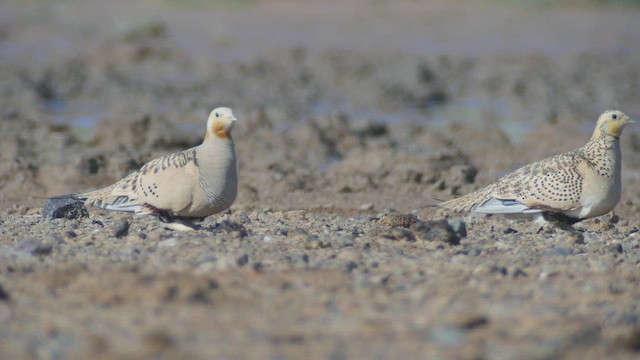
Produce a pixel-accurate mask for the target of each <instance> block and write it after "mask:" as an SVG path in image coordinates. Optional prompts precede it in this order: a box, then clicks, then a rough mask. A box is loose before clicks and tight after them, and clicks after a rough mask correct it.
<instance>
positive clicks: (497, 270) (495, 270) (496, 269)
mask: <svg viewBox="0 0 640 360" xmlns="http://www.w3.org/2000/svg"><path fill="white" fill-rule="evenodd" d="M489 272H490V273H491V274H500V275H503V276H507V275H508V274H509V270H507V268H506V267H504V266H498V265H494V266H492V267H491V268H490V269H489Z"/></svg>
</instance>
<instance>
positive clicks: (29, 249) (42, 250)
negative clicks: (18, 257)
mask: <svg viewBox="0 0 640 360" xmlns="http://www.w3.org/2000/svg"><path fill="white" fill-rule="evenodd" d="M15 250H16V251H17V252H20V253H25V254H30V255H49V254H51V251H52V250H53V246H52V245H51V244H49V243H45V242H43V241H42V240H37V239H32V238H29V239H25V240H23V241H21V242H20V243H19V244H18V245H17V246H16V248H15Z"/></svg>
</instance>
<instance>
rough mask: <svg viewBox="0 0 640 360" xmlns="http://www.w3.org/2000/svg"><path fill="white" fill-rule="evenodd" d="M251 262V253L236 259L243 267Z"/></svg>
mask: <svg viewBox="0 0 640 360" xmlns="http://www.w3.org/2000/svg"><path fill="white" fill-rule="evenodd" d="M248 262H249V255H247V254H244V255H242V256H240V257H239V258H237V259H236V264H237V265H238V266H239V267H243V266H245V265H247V263H248Z"/></svg>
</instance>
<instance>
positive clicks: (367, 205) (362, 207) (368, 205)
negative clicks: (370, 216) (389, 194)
mask: <svg viewBox="0 0 640 360" xmlns="http://www.w3.org/2000/svg"><path fill="white" fill-rule="evenodd" d="M373 208H374V206H373V204H372V203H364V204H362V205H360V210H366V211H371V210H373Z"/></svg>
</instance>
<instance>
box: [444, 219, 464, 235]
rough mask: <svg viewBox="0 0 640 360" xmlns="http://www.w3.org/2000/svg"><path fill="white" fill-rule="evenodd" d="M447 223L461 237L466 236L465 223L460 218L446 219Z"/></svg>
mask: <svg viewBox="0 0 640 360" xmlns="http://www.w3.org/2000/svg"><path fill="white" fill-rule="evenodd" d="M447 223H448V224H449V225H450V226H451V228H452V229H453V232H455V233H456V234H457V235H458V236H460V237H461V238H463V237H467V224H465V222H464V221H462V220H460V219H449V220H447Z"/></svg>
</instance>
